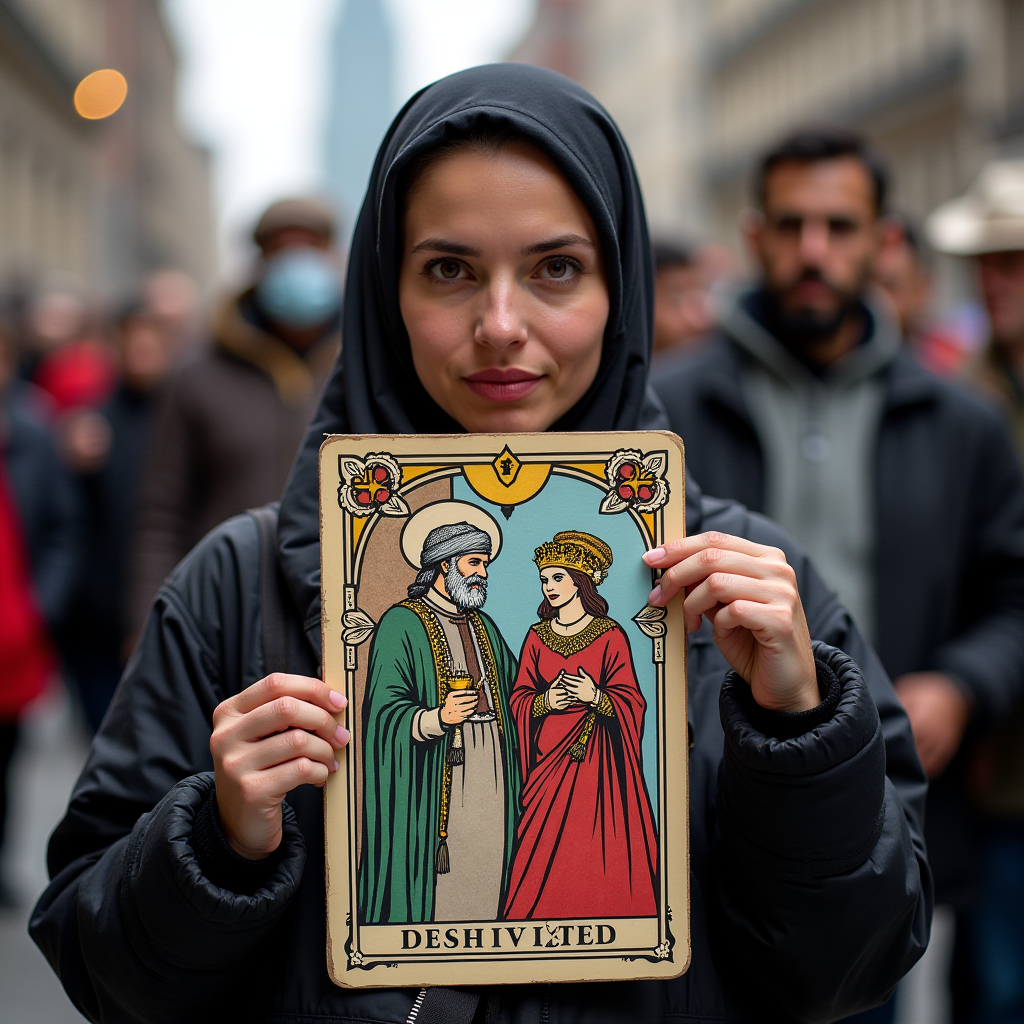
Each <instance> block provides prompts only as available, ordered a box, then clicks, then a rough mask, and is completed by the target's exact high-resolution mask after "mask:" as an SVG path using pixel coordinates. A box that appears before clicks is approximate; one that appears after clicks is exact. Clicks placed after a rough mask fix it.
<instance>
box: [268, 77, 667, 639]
mask: <svg viewBox="0 0 1024 1024" xmlns="http://www.w3.org/2000/svg"><path fill="white" fill-rule="evenodd" d="M485 126H486V127H492V126H493V127H495V128H498V129H502V128H507V129H510V130H511V131H512V132H514V133H516V134H518V135H521V136H523V137H525V138H526V139H528V140H529V141H530V142H532V143H533V144H535V145H536V146H538V147H539V148H540V149H542V150H543V151H544V152H545V153H547V154H548V156H550V157H551V159H552V160H553V161H554V162H555V164H556V165H557V166H558V168H559V169H560V170H561V172H562V174H564V175H565V178H566V180H567V181H568V182H569V184H570V185H571V186H572V188H573V190H574V191H575V192H576V194H577V195H578V196H579V198H580V199H581V201H582V202H583V204H584V205H585V206H586V208H587V210H588V212H589V213H590V216H591V217H592V218H593V220H594V225H595V227H596V228H597V233H598V237H599V240H600V245H601V252H602V256H603V260H604V267H605V276H606V279H607V282H608V292H609V298H610V306H609V314H608V324H607V326H606V327H605V333H604V344H603V348H602V353H601V363H600V366H599V368H598V372H597V376H596V377H595V379H594V382H593V384H592V385H591V386H590V388H589V389H588V390H587V392H586V394H585V395H584V396H583V397H582V398H581V399H580V400H579V401H578V402H577V403H576V405H574V406H573V407H572V409H570V410H569V411H568V412H567V413H566V414H565V415H564V416H563V417H562V418H561V419H560V420H558V422H557V423H555V424H554V425H553V426H552V427H551V429H552V430H635V429H653V428H659V427H666V426H667V421H666V419H665V416H664V413H663V412H662V410H661V408H660V406H659V405H658V402H657V399H655V398H654V397H653V395H652V394H651V393H649V392H648V391H647V363H648V359H649V356H650V349H651V323H652V318H653V307H654V285H653V270H652V260H651V247H650V241H649V238H648V235H647V221H646V218H645V216H644V207H643V200H642V199H641V196H640V186H639V184H638V182H637V178H636V172H635V170H634V169H633V162H632V160H631V158H630V155H629V151H628V150H627V149H626V144H625V142H624V141H623V139H622V136H621V135H620V134H619V130H618V128H617V127H616V125H615V122H614V121H613V120H612V119H611V117H610V116H609V115H608V113H607V111H605V109H604V108H603V107H602V106H601V105H600V104H599V103H598V102H597V101H596V100H595V99H594V98H593V96H591V95H590V94H589V93H588V92H587V91H586V90H585V89H582V88H581V87H580V86H578V85H576V84H575V83H574V82H572V81H570V80H569V79H568V78H565V77H563V76H562V75H559V74H556V73H555V72H553V71H547V70H544V69H542V68H535V67H529V66H527V65H524V64H491V65H487V66H485V67H479V68H472V69H470V70H469V71H462V72H459V73H458V74H455V75H451V76H450V77H448V78H444V79H442V80H441V81H440V82H436V83H434V84H433V85H431V86H428V87H427V88H426V89H423V90H422V91H421V92H419V93H417V94H416V95H415V96H414V97H413V98H412V99H411V100H410V101H409V102H408V103H407V104H406V105H405V107H404V109H403V110H402V111H401V112H400V113H399V115H398V116H397V117H396V118H395V120H394V123H393V124H392V125H391V128H390V129H389V131H388V134H387V136H386V137H385V139H384V142H383V143H382V144H381V147H380V150H379V151H378V153H377V159H376V161H375V163H374V166H373V173H372V174H371V176H370V184H369V188H368V190H367V194H366V199H365V200H364V202H363V208H362V210H361V211H360V214H359V219H358V221H357V222H356V230H355V235H354V237H353V239H352V250H351V253H350V258H349V268H348V279H347V281H346V285H345V309H344V315H343V321H342V338H343V349H342V355H341V358H340V360H339V362H338V365H337V366H336V367H335V369H334V372H333V373H332V375H331V377H330V379H329V380H328V382H327V385H326V388H325V390H324V395H323V398H322V400H321V402H320V408H319V410H318V411H317V414H316V417H315V418H314V420H313V425H312V426H311V427H310V430H309V433H308V434H307V435H306V440H305V441H304V443H303V446H302V448H301V449H300V451H299V454H298V457H297V458H296V461H295V465H294V466H293V468H292V475H291V479H290V480H289V482H288V486H287V488H286V490H285V494H284V498H283V500H282V503H281V518H280V526H279V547H280V555H281V564H282V566H283V568H284V572H285V576H286V578H287V580H288V584H289V587H290V589H291V591H292V595H293V597H294V598H295V600H296V602H297V604H298V607H299V608H300V609H302V610H303V611H304V612H305V613H306V629H307V633H308V634H309V635H310V637H311V638H313V637H314V636H316V637H317V641H318V630H319V619H320V550H319V522H320V517H319V508H318V493H317V484H316V481H317V475H318V474H317V453H318V450H319V448H320V444H321V442H322V441H323V436H324V434H329V433H359V434H362V433H368V434H372V433H384V434H416V433H461V432H462V429H463V428H462V427H461V426H460V425H459V424H458V423H456V422H455V421H454V420H453V419H452V418H451V417H450V416H449V415H448V414H447V413H445V412H444V411H443V410H442V409H441V408H440V407H439V406H438V405H437V403H436V402H434V401H433V399H432V398H430V396H429V395H428V394H427V392H426V391H425V390H424V388H423V385H422V384H421V383H420V381H419V378H418V377H417V376H416V372H415V369H414V368H413V362H412V354H411V351H410V348H409V336H408V334H407V332H406V330H405V325H404V323H403V322H402V316H401V312H400V310H399V305H398V274H399V269H400V266H401V260H402V254H401V252H400V251H399V249H400V245H401V241H400V239H401V223H400V217H401V211H402V201H403V196H402V195H401V189H402V188H403V187H404V186H405V184H406V179H407V177H408V174H407V172H408V170H409V167H410V164H411V163H412V162H413V161H417V160H418V159H420V158H421V157H423V155H424V154H426V153H429V152H431V151H432V150H435V149H437V148H439V147H440V146H442V145H444V144H445V143H447V142H451V141H453V140H455V139H459V138H464V137H466V136H468V135H470V134H472V133H473V131H474V130H475V129H478V128H481V127H485Z"/></svg>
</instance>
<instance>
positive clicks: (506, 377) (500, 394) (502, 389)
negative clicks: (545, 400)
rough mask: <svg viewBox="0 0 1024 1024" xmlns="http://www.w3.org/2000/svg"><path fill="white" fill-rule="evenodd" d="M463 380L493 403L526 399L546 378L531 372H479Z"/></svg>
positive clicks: (472, 389) (473, 390)
mask: <svg viewBox="0 0 1024 1024" xmlns="http://www.w3.org/2000/svg"><path fill="white" fill-rule="evenodd" d="M462 379H463V380H464V381H465V382H466V383H467V384H468V385H469V387H470V390H471V391H472V392H473V393H474V394H477V395H479V396H480V397H481V398H486V399H488V400H489V401H491V402H515V401H517V400H518V399H520V398H525V397H526V395H528V394H529V393H530V392H531V391H532V390H533V389H534V388H535V387H536V386H537V385H538V384H539V383H540V382H541V381H542V380H543V379H544V377H543V376H542V375H540V374H536V373H530V371H529V370H479V371H478V372H477V373H471V374H469V375H468V376H466V377H463V378H462Z"/></svg>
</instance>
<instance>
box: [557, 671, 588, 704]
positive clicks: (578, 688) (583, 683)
mask: <svg viewBox="0 0 1024 1024" xmlns="http://www.w3.org/2000/svg"><path fill="white" fill-rule="evenodd" d="M562 682H563V683H564V684H565V688H566V689H567V690H568V691H569V693H571V694H572V695H573V696H574V697H575V698H576V699H577V700H578V701H579V702H580V703H581V704H596V703H597V683H595V682H594V680H593V677H592V676H589V675H587V673H586V672H584V671H583V668H582V667H580V668H579V669H577V670H576V675H574V676H571V675H569V674H568V673H566V674H565V675H564V676H563V677H562Z"/></svg>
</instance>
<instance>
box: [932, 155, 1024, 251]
mask: <svg viewBox="0 0 1024 1024" xmlns="http://www.w3.org/2000/svg"><path fill="white" fill-rule="evenodd" d="M927 230H928V237H929V240H930V241H931V243H932V245H933V246H934V247H935V248H936V249H938V250H939V252H946V253H950V254H951V255H953V256H978V255H981V254H982V253H986V252H1011V251H1014V250H1017V249H1021V250H1024V160H997V161H995V162H994V163H990V164H988V166H986V167H985V168H984V170H982V172H981V173H980V174H979V175H978V176H977V178H975V179H974V182H973V183H972V185H971V187H970V188H969V189H968V190H967V194H966V195H963V196H960V198H958V199H951V200H950V201H949V202H948V203H943V204H942V206H940V207H939V208H938V209H937V210H935V211H934V212H933V213H932V215H931V216H930V217H929V218H928V221H927Z"/></svg>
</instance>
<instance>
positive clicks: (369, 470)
mask: <svg viewBox="0 0 1024 1024" xmlns="http://www.w3.org/2000/svg"><path fill="white" fill-rule="evenodd" d="M338 476H339V477H341V483H340V484H339V485H338V505H339V506H340V507H341V508H343V509H344V510H345V511H346V512H350V513H351V514H352V515H354V516H370V515H373V514H374V513H375V512H376V513H377V514H378V515H382V516H407V515H409V514H410V511H411V510H410V508H409V505H408V502H406V500H405V498H403V497H402V496H401V495H400V494H399V493H398V488H399V485H400V484H401V482H402V469H401V467H400V466H399V465H398V463H397V462H396V461H395V459H394V457H393V456H391V455H389V454H388V453H387V452H370V454H368V455H367V456H366V458H365V459H357V458H356V457H355V456H354V455H339V456H338Z"/></svg>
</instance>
